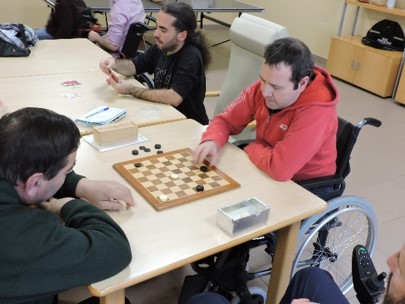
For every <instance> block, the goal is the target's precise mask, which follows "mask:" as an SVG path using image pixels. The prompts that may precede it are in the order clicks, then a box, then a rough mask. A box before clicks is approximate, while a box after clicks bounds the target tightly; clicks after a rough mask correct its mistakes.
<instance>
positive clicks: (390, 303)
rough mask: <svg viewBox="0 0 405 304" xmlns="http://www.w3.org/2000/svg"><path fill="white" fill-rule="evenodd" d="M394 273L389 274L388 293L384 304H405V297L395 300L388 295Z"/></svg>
mask: <svg viewBox="0 0 405 304" xmlns="http://www.w3.org/2000/svg"><path fill="white" fill-rule="evenodd" d="M391 278H392V273H390V274H389V276H388V279H387V291H386V293H385V297H384V300H383V302H382V304H405V297H402V298H400V299H394V298H393V297H392V296H391V295H390V294H388V292H389V290H390V283H391Z"/></svg>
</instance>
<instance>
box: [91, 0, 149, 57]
mask: <svg viewBox="0 0 405 304" xmlns="http://www.w3.org/2000/svg"><path fill="white" fill-rule="evenodd" d="M144 19H145V11H144V8H143V4H142V1H141V0H112V7H111V11H110V16H109V19H108V31H107V33H106V34H105V35H103V36H100V34H99V33H98V32H95V31H90V33H89V40H90V41H92V42H95V43H97V44H98V45H100V46H101V47H102V48H103V49H105V50H106V51H108V52H111V53H113V54H114V57H118V56H119V52H120V51H121V49H122V46H123V45H124V42H125V38H126V37H127V33H128V29H129V26H130V25H131V24H132V23H136V22H144Z"/></svg>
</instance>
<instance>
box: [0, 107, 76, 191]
mask: <svg viewBox="0 0 405 304" xmlns="http://www.w3.org/2000/svg"><path fill="white" fill-rule="evenodd" d="M79 144H80V132H79V129H78V128H77V126H76V125H75V123H74V122H73V121H72V120H71V119H70V118H67V117H66V116H63V115H60V114H57V113H55V112H53V111H51V110H47V109H42V108H34V107H27V108H23V109H20V110H17V111H15V112H12V113H8V114H5V115H4V116H3V117H1V118H0V178H1V179H4V180H7V181H10V182H11V183H13V184H14V185H16V184H17V182H26V181H27V179H28V178H29V177H30V176H31V175H32V174H34V173H37V172H41V173H44V175H45V177H46V178H47V179H52V178H53V177H55V176H56V175H57V174H58V172H59V171H60V170H62V168H63V167H65V166H66V164H67V158H68V156H69V154H71V153H72V152H74V151H76V150H77V148H78V147H79Z"/></svg>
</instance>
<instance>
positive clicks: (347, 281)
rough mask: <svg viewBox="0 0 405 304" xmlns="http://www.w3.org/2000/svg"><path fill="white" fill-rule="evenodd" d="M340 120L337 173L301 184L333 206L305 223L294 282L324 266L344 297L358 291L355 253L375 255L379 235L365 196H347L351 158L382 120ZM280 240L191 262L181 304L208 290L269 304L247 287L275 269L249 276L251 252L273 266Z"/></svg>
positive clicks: (245, 303)
mask: <svg viewBox="0 0 405 304" xmlns="http://www.w3.org/2000/svg"><path fill="white" fill-rule="evenodd" d="M338 121H339V126H338V132H337V159H336V165H337V170H336V173H335V174H334V175H332V176H325V177H320V178H313V179H309V180H304V181H298V182H297V183H298V184H299V185H301V186H302V187H304V188H305V189H307V190H309V191H311V192H313V193H314V194H316V195H317V196H319V197H320V198H322V199H323V200H325V201H327V203H328V206H327V209H326V210H325V211H323V212H322V213H320V214H317V215H314V216H312V217H310V218H308V219H306V220H304V221H303V222H302V223H301V228H300V231H299V234H298V239H297V251H296V256H295V258H294V261H293V265H292V270H291V277H292V276H293V275H294V273H295V272H297V271H298V270H300V269H301V268H303V267H320V268H322V269H325V270H327V271H328V272H329V273H330V274H331V275H332V276H333V278H334V280H335V282H336V283H337V285H338V286H339V288H340V290H341V291H342V293H344V294H345V293H347V292H348V291H349V290H350V289H351V288H352V287H353V280H352V275H351V272H352V264H351V261H352V252H353V248H354V247H355V246H356V245H357V244H362V245H363V246H364V247H366V248H367V250H368V252H369V253H370V255H372V253H373V251H374V247H375V241H376V232H377V231H376V229H377V228H376V227H377V219H376V214H375V212H374V210H373V208H372V207H371V205H370V204H369V203H368V202H367V201H366V200H364V199H363V198H361V197H357V196H351V195H345V196H342V195H343V192H344V190H345V186H346V183H345V178H346V177H347V175H348V174H349V173H350V155H351V152H352V150H353V147H354V145H355V143H356V141H357V137H358V135H359V133H360V131H361V129H362V127H363V126H365V125H371V126H374V127H379V126H380V125H381V121H379V120H378V119H375V118H370V117H367V118H364V119H362V120H361V121H360V122H359V123H358V124H357V125H353V124H352V123H350V122H348V121H346V120H344V119H343V118H340V117H339V118H338ZM234 144H236V145H237V146H239V147H241V146H243V145H246V144H247V142H246V141H237V142H234ZM323 187H328V190H330V191H328V192H327V193H322V192H318V191H317V190H318V189H320V188H321V189H322V188H323ZM276 235H277V233H269V234H266V235H264V236H261V237H259V238H255V239H253V240H250V241H248V242H246V243H244V244H241V245H238V246H236V247H234V248H231V249H228V250H226V251H224V252H221V253H218V254H215V255H213V256H210V257H207V258H205V259H202V260H200V261H197V262H195V263H192V264H191V267H192V269H193V270H194V271H195V272H196V274H194V275H188V276H186V277H185V279H184V284H183V287H182V290H181V293H180V297H179V301H178V303H179V304H184V303H186V302H187V300H188V299H189V298H190V297H191V296H192V295H194V294H196V293H200V292H204V291H212V292H218V293H220V294H222V295H223V296H225V297H226V298H227V299H228V300H230V301H231V303H232V304H238V303H240V304H263V303H265V302H266V291H264V290H263V289H261V288H259V287H256V286H248V282H249V281H251V280H253V279H255V278H260V277H263V276H267V275H271V267H270V268H268V269H264V270H259V271H254V272H253V271H252V272H251V271H249V258H250V251H251V250H253V249H255V248H258V247H264V250H265V252H266V253H267V254H268V255H269V256H270V257H269V264H271V263H270V260H271V258H272V256H273V255H274V249H275V245H276Z"/></svg>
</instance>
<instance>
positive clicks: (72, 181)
mask: <svg viewBox="0 0 405 304" xmlns="http://www.w3.org/2000/svg"><path fill="white" fill-rule="evenodd" d="M80 178H81V176H79V175H76V174H75V173H71V174H69V175H68V176H67V178H66V181H65V184H64V185H63V186H62V188H61V189H60V191H59V192H58V193H57V195H55V197H66V196H69V197H75V193H74V192H75V191H74V190H75V189H76V185H77V183H78V181H79V180H80ZM60 216H61V218H62V219H63V221H64V222H65V224H61V223H60V221H59V218H58V217H57V216H55V215H54V214H53V213H51V212H49V211H45V210H41V209H37V208H31V207H28V206H26V205H24V203H23V202H22V201H21V199H20V197H19V195H18V194H17V192H16V190H15V189H14V187H13V185H12V184H11V183H9V182H7V181H4V180H0V303H2V304H6V303H35V304H39V303H41V304H42V303H43V304H45V303H46V304H48V303H52V298H53V296H54V295H55V294H57V293H59V292H61V291H63V290H66V289H70V288H73V287H77V286H82V285H87V284H90V283H94V282H97V281H100V280H103V279H106V278H108V277H111V276H113V275H114V274H116V273H118V272H119V271H121V270H122V269H123V268H125V267H126V266H127V265H128V264H129V262H130V261H131V249H130V246H129V243H128V240H127V238H126V236H125V234H124V232H123V231H122V230H121V228H120V227H119V226H118V225H117V224H116V223H115V222H114V221H113V220H112V219H111V218H110V217H109V216H108V215H107V214H106V213H104V212H103V211H102V210H100V209H98V208H97V207H95V206H93V205H91V204H89V203H87V202H85V201H83V200H79V199H75V200H73V201H70V202H69V203H67V204H65V205H64V206H63V208H62V210H61V214H60Z"/></svg>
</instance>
